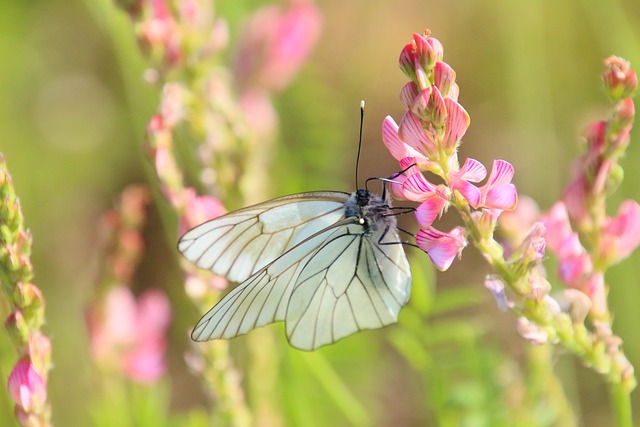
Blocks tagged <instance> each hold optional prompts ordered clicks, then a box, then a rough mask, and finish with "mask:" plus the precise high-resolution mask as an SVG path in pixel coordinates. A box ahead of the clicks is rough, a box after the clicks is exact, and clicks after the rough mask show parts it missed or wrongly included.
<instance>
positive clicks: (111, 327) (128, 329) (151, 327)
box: [87, 286, 171, 383]
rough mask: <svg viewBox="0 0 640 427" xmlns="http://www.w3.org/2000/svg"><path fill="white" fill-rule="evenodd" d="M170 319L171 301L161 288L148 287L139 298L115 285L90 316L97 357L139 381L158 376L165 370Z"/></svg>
mask: <svg viewBox="0 0 640 427" xmlns="http://www.w3.org/2000/svg"><path fill="white" fill-rule="evenodd" d="M170 319H171V306H170V304H169V300H168V299H167V297H166V296H165V295H164V294H163V293H161V292H160V291H158V290H147V291H145V292H144V293H143V294H142V295H141V296H140V297H139V298H138V300H137V301H136V299H135V297H134V296H133V294H132V293H131V291H130V290H129V288H126V287H124V286H117V287H114V288H112V289H111V290H110V292H109V294H108V295H107V297H106V299H105V301H104V305H103V306H102V307H98V308H97V309H94V310H92V311H91V312H90V313H89V314H88V317H87V321H88V326H89V332H90V343H91V353H92V356H93V358H94V360H95V361H96V363H98V364H99V365H101V366H103V367H105V368H112V369H120V370H122V371H123V372H124V373H126V374H127V375H128V376H129V377H130V378H132V379H133V380H135V381H138V382H140V383H149V382H152V381H154V380H156V379H158V378H159V377H161V376H162V375H163V374H164V372H165V370H166V364H165V360H164V352H165V349H166V338H165V331H166V329H167V327H168V326H169V322H170Z"/></svg>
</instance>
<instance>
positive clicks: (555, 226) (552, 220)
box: [541, 202, 572, 252]
mask: <svg viewBox="0 0 640 427" xmlns="http://www.w3.org/2000/svg"><path fill="white" fill-rule="evenodd" d="M541 220H542V222H543V224H544V227H545V228H546V229H547V232H546V233H545V235H544V239H545V241H546V242H547V247H548V248H549V249H551V250H552V251H554V252H557V251H558V248H559V247H560V245H561V244H562V242H563V241H564V240H565V239H566V238H567V236H569V235H570V234H571V233H572V230H571V224H570V223H569V215H568V214H567V209H566V207H565V204H564V203H563V202H557V203H555V204H554V205H553V206H552V207H551V209H550V210H549V212H547V214H546V215H543V216H542V217H541Z"/></svg>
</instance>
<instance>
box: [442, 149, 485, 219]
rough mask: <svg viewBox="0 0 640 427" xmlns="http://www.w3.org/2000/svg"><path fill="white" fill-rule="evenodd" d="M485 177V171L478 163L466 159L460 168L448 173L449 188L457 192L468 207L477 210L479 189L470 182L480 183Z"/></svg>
mask: <svg viewBox="0 0 640 427" xmlns="http://www.w3.org/2000/svg"><path fill="white" fill-rule="evenodd" d="M486 176H487V169H486V168H485V167H484V166H483V165H482V163H480V162H479V161H477V160H475V159H472V158H467V160H466V161H465V162H464V165H463V166H462V168H461V169H460V170H458V171H452V172H450V173H449V187H451V190H453V191H457V192H459V193H460V194H461V195H462V197H464V198H465V199H466V200H467V202H468V203H469V205H471V207H473V208H477V207H478V206H479V205H480V198H481V194H480V189H479V188H478V187H476V186H475V185H473V184H471V183H472V182H480V181H482V180H483V179H484V178H485V177H486Z"/></svg>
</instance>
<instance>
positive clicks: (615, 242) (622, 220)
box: [601, 200, 640, 262]
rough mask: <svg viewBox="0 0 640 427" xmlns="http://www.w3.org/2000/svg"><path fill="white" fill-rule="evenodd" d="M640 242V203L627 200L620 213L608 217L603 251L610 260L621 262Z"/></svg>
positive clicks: (604, 231)
mask: <svg viewBox="0 0 640 427" xmlns="http://www.w3.org/2000/svg"><path fill="white" fill-rule="evenodd" d="M638 244H640V205H638V203H637V202H636V201H635V200H627V201H625V202H624V203H622V205H621V206H620V209H619V210H618V215H616V217H614V218H608V219H607V223H606V224H605V226H604V228H603V238H602V243H601V245H602V247H601V252H602V254H603V255H604V256H605V257H606V259H607V260H609V262H619V261H621V260H623V259H624V258H626V257H628V256H629V255H630V254H631V252H633V251H634V250H635V249H636V248H637V247H638Z"/></svg>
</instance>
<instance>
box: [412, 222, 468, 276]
mask: <svg viewBox="0 0 640 427" xmlns="http://www.w3.org/2000/svg"><path fill="white" fill-rule="evenodd" d="M416 244H417V245H418V247H419V248H420V249H422V250H423V251H425V252H427V254H428V255H429V258H431V262H433V264H434V265H435V266H436V268H437V269H438V270H440V271H445V270H447V269H448V268H449V267H450V266H451V263H452V262H453V260H454V258H455V257H456V256H457V255H460V253H461V252H462V250H463V249H464V247H465V246H466V245H467V240H466V238H465V237H464V229H462V228H461V227H456V228H454V229H453V230H451V231H450V232H449V233H444V232H442V231H439V230H436V229H435V228H433V227H431V228H427V229H420V230H419V231H418V234H417V235H416Z"/></svg>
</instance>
